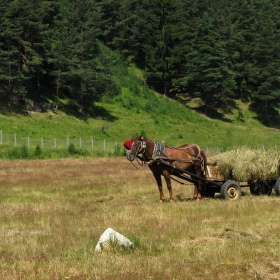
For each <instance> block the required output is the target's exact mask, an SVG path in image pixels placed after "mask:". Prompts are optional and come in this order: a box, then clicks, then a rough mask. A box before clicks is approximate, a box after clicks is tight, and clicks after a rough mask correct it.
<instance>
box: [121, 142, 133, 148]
mask: <svg viewBox="0 0 280 280" xmlns="http://www.w3.org/2000/svg"><path fill="white" fill-rule="evenodd" d="M132 145H133V141H131V140H126V141H125V142H124V143H123V146H124V147H125V148H126V149H127V150H130V149H131V147H132Z"/></svg>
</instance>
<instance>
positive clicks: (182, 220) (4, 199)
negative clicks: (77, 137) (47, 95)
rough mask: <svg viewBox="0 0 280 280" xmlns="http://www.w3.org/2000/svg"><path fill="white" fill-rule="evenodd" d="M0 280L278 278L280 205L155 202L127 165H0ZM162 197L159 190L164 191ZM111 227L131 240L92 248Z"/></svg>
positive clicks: (186, 194) (142, 174) (142, 178)
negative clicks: (130, 246)
mask: <svg viewBox="0 0 280 280" xmlns="http://www.w3.org/2000/svg"><path fill="white" fill-rule="evenodd" d="M0 175H1V176H0V190H1V197H0V202H1V203H0V221H1V227H0V240H1V241H0V242H1V246H0V248H1V249H0V267H1V269H0V279H5V280H12V279H13V280H14V279H32V280H33V279H34V280H35V279H36V280H40V279H44V280H48V279H51V280H54V279H57V280H58V279H100V280H103V279H114V280H118V279H178V280H179V279H207V280H209V279H210V280H211V279H213V280H214V279H215V280H216V279H223V280H230V279H279V278H280V272H279V271H280V270H279V268H280V250H279V249H280V245H279V238H280V226H279V222H278V221H279V214H278V211H277V209H278V206H280V198H279V197H277V196H276V195H275V194H274V193H273V195H272V196H270V197H267V196H260V197H253V196H251V195H250V193H249V192H248V191H246V190H245V195H244V196H242V198H241V199H240V200H238V201H235V202H229V201H224V200H220V199H218V198H215V199H203V200H202V201H200V202H195V201H191V200H189V198H191V197H192V187H191V186H183V185H179V184H178V183H176V182H175V183H174V194H175V196H180V197H181V198H184V199H180V201H179V200H178V201H176V202H174V203H169V202H165V203H160V202H159V201H158V200H159V194H158V191H157V187H156V183H155V180H154V178H153V177H152V174H151V172H150V170H148V168H147V167H144V168H143V169H136V168H134V167H133V166H132V165H131V164H130V163H129V162H128V161H127V160H126V159H125V158H104V159H66V160H44V161H1V170H0ZM164 190H165V194H166V196H167V191H166V188H164ZM108 227H110V228H113V229H114V230H116V231H118V232H120V233H121V234H123V235H125V236H126V237H128V238H129V239H130V240H131V241H133V242H134V244H135V248H134V249H133V250H128V249H124V248H119V247H117V246H112V247H109V248H107V249H106V250H104V251H103V252H101V253H95V252H94V248H95V245H96V243H97V242H98V239H99V237H100V235H101V234H102V233H103V232H104V230H105V229H107V228H108Z"/></svg>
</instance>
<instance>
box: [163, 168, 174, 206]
mask: <svg viewBox="0 0 280 280" xmlns="http://www.w3.org/2000/svg"><path fill="white" fill-rule="evenodd" d="M162 175H163V176H164V179H165V182H166V186H167V189H168V191H169V197H170V201H174V197H173V192H172V185H171V179H170V173H169V172H168V171H167V170H164V171H163V172H162Z"/></svg>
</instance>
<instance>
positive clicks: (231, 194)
mask: <svg viewBox="0 0 280 280" xmlns="http://www.w3.org/2000/svg"><path fill="white" fill-rule="evenodd" d="M220 195H221V197H222V198H224V199H228V200H238V199H239V198H240V196H241V188H240V186H239V185H238V184H237V183H236V182H234V181H227V182H225V183H224V184H223V185H222V187H221V193H220Z"/></svg>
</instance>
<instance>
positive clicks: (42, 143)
mask: <svg viewBox="0 0 280 280" xmlns="http://www.w3.org/2000/svg"><path fill="white" fill-rule="evenodd" d="M41 148H42V149H44V139H43V137H41Z"/></svg>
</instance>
